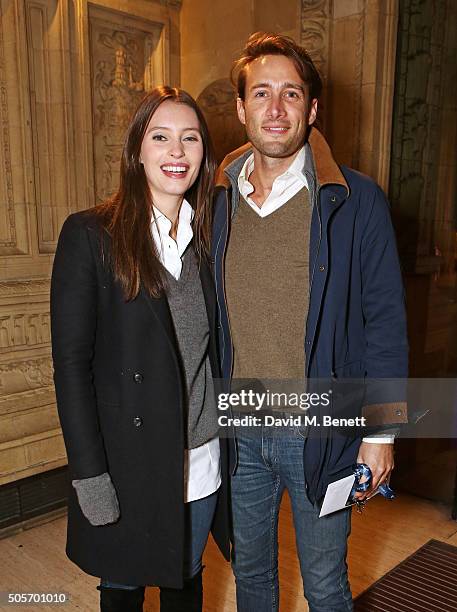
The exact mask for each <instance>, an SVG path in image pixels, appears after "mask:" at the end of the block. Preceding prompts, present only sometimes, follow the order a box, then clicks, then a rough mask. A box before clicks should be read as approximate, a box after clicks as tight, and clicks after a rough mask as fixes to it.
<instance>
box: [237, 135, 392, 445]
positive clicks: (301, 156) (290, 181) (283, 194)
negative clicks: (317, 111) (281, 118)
mask: <svg viewBox="0 0 457 612" xmlns="http://www.w3.org/2000/svg"><path fill="white" fill-rule="evenodd" d="M305 157H306V149H305V147H302V148H301V149H300V150H299V152H298V153H297V155H296V156H295V158H294V160H293V161H292V163H291V164H290V166H289V167H288V168H287V170H286V171H285V172H283V173H282V174H280V175H279V176H277V177H276V178H275V180H274V181H273V185H272V188H271V191H270V193H269V194H268V197H267V198H266V199H265V201H264V202H263V204H262V205H261V206H259V205H258V204H256V203H255V202H254V200H253V199H252V198H251V197H250V195H251V194H252V193H253V191H254V186H253V185H252V183H250V182H249V177H250V175H251V174H252V172H253V170H254V154H253V153H252V154H251V155H250V156H249V157H248V158H247V159H246V161H245V162H244V164H243V167H242V168H241V172H240V174H239V176H238V189H239V191H240V194H241V196H242V197H243V198H244V199H245V200H246V202H247V203H248V204H249V206H250V207H251V208H252V210H253V211H254V212H256V213H257V214H258V215H259V217H262V218H263V217H267V216H268V215H271V214H272V213H274V212H275V211H276V210H278V209H279V208H281V206H283V205H284V204H285V203H286V202H288V201H289V200H290V199H291V198H292V197H293V196H294V195H296V194H297V193H298V192H299V191H300V189H303V187H306V188H307V189H308V181H307V179H306V176H305V174H304V172H303V168H304V166H305ZM394 440H395V436H392V435H383V436H373V437H371V436H370V437H369V438H363V441H364V442H370V443H371V444H392V443H393V442H394Z"/></svg>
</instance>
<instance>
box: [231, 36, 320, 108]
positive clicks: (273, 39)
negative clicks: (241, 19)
mask: <svg viewBox="0 0 457 612" xmlns="http://www.w3.org/2000/svg"><path fill="white" fill-rule="evenodd" d="M263 55H284V56H286V57H289V58H290V59H291V60H292V61H293V63H294V64H295V68H296V70H297V72H298V74H299V75H300V77H301V79H302V81H303V82H304V83H305V85H306V86H307V88H308V93H309V97H310V99H311V100H313V99H314V98H319V96H320V94H321V91H322V80H321V77H320V75H319V72H318V71H317V68H316V67H315V65H314V64H313V60H312V59H311V57H310V55H309V53H308V52H307V51H306V49H304V48H303V47H300V45H297V43H296V42H295V41H294V40H293V39H292V38H290V37H289V36H282V35H280V34H272V33H268V32H256V33H255V34H251V36H250V37H249V38H248V41H247V43H246V46H245V48H244V49H243V52H242V54H241V57H240V58H239V59H238V60H236V61H235V63H234V64H233V67H232V71H231V80H232V83H233V85H234V86H235V88H236V90H237V93H238V97H239V98H241V100H244V98H245V93H246V92H245V90H246V67H247V66H249V64H251V63H252V62H253V61H254V60H256V59H257V58H259V57H262V56H263Z"/></svg>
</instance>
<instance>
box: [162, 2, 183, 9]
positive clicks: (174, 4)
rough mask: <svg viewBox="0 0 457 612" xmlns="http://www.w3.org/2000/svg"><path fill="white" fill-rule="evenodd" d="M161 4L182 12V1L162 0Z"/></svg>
mask: <svg viewBox="0 0 457 612" xmlns="http://www.w3.org/2000/svg"><path fill="white" fill-rule="evenodd" d="M160 4H163V5H164V6H169V7H170V8H173V9H178V10H180V9H181V7H182V0H160Z"/></svg>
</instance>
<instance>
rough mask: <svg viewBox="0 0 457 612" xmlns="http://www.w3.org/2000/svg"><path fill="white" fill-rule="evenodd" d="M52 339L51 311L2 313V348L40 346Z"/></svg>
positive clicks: (0, 324) (0, 329) (0, 328)
mask: <svg viewBox="0 0 457 612" xmlns="http://www.w3.org/2000/svg"><path fill="white" fill-rule="evenodd" d="M50 341H51V325H50V315H49V312H36V313H26V314H22V313H18V314H13V315H3V316H2V315H1V314H0V349H10V348H24V347H26V346H38V345H41V344H48V343H49V342H50Z"/></svg>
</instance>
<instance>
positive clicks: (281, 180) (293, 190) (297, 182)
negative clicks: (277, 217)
mask: <svg viewBox="0 0 457 612" xmlns="http://www.w3.org/2000/svg"><path fill="white" fill-rule="evenodd" d="M305 155H306V149H305V147H302V148H301V149H300V151H299V152H298V153H297V155H296V156H295V159H294V160H293V162H292V163H291V164H290V166H289V167H288V168H287V170H286V171H285V172H283V174H280V175H279V176H277V177H276V178H275V180H274V181H273V186H272V188H271V191H270V193H269V194H268V197H267V198H266V200H265V201H264V202H263V204H262V206H259V205H258V204H256V203H255V202H254V200H252V199H251V198H250V197H249V196H250V194H251V193H252V192H253V191H254V186H253V185H252V184H251V183H250V182H249V177H250V175H251V174H252V171H253V170H254V154H252V155H250V156H249V157H248V158H247V160H246V161H245V162H244V164H243V167H242V168H241V172H240V175H239V177H238V189H239V191H240V193H241V195H242V196H243V198H244V199H245V200H246V202H247V203H248V204H249V206H250V207H251V208H252V210H254V211H255V212H256V213H257V214H258V215H259V217H267V216H268V215H271V213H273V212H275V210H278V208H281V206H282V205H283V204H285V203H286V202H288V201H289V200H290V199H291V198H293V196H294V195H295V194H297V193H298V192H299V191H300V189H303V187H306V188H308V181H307V180H306V176H305V174H304V173H303V167H304V165H305Z"/></svg>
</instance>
